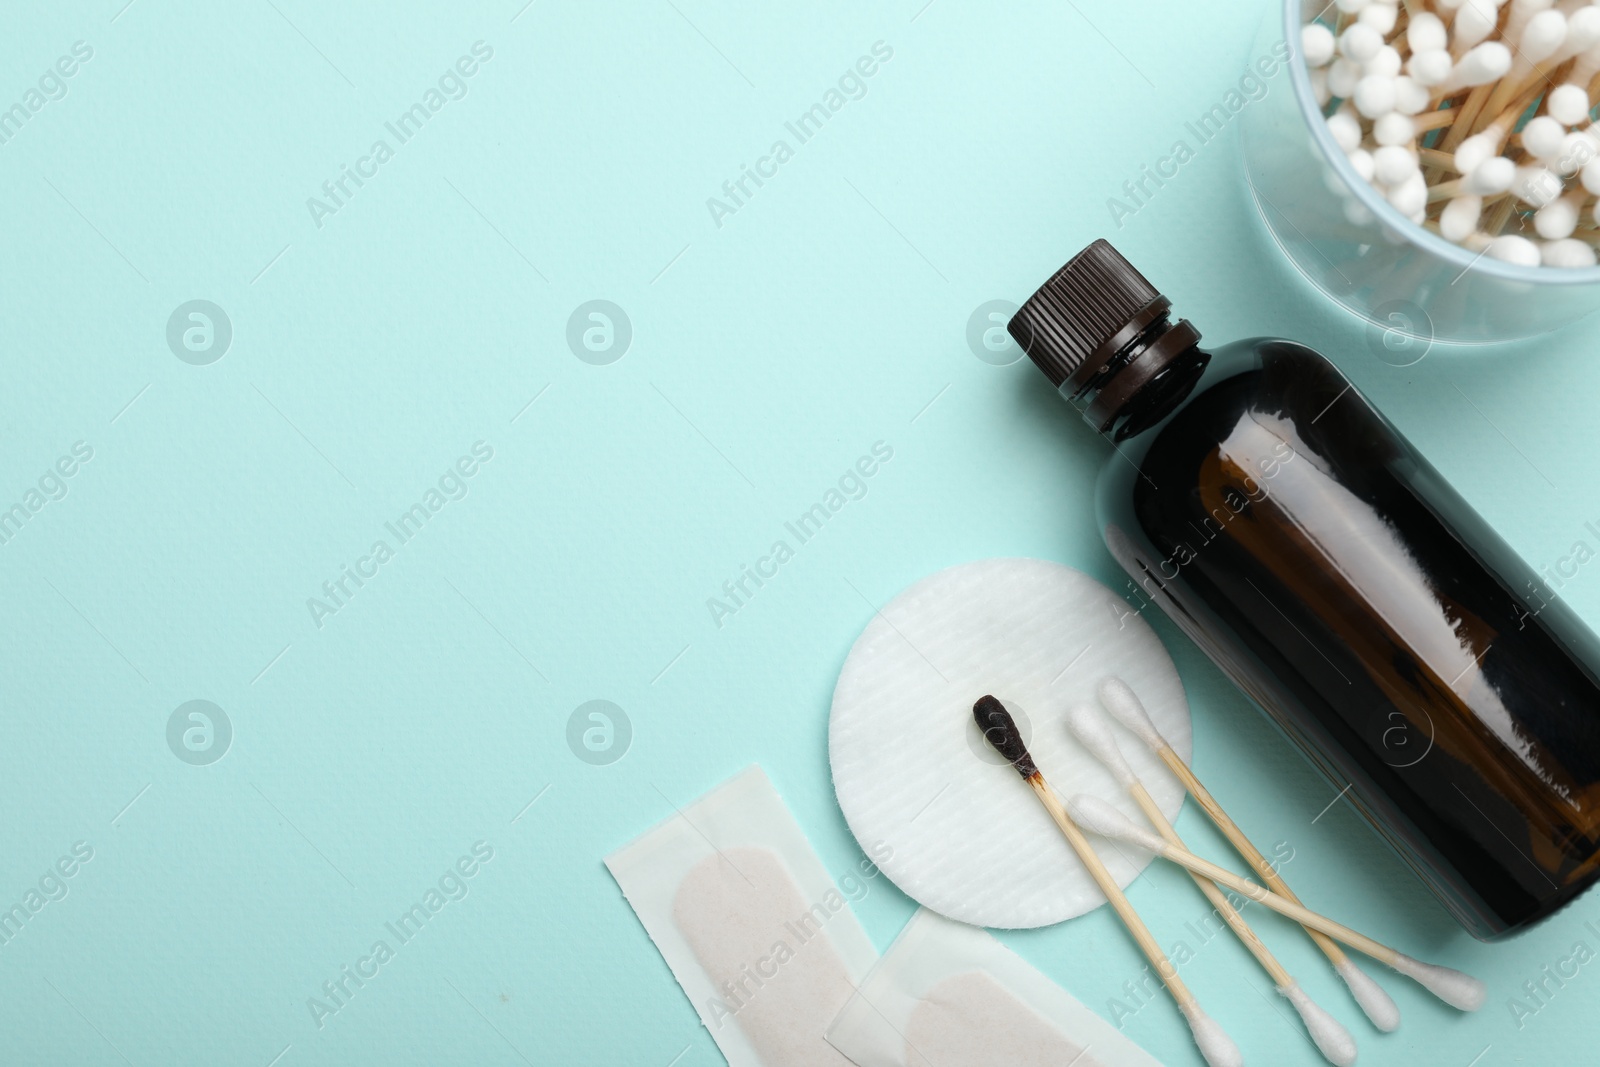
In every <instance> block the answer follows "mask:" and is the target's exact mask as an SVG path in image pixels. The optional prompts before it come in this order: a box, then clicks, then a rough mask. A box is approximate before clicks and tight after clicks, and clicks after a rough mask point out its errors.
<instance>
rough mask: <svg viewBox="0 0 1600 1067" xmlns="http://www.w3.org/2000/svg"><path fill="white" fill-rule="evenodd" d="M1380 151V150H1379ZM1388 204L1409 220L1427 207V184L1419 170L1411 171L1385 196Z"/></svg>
mask: <svg viewBox="0 0 1600 1067" xmlns="http://www.w3.org/2000/svg"><path fill="white" fill-rule="evenodd" d="M1379 151H1382V149H1379ZM1385 195H1386V197H1387V199H1388V201H1389V203H1391V204H1393V205H1394V209H1395V210H1396V211H1398V212H1400V214H1402V215H1404V216H1406V217H1407V218H1410V217H1411V216H1413V215H1415V214H1416V213H1417V212H1419V211H1422V210H1424V209H1425V208H1427V206H1428V182H1427V180H1426V179H1425V178H1423V176H1422V172H1421V171H1420V170H1415V171H1412V172H1411V173H1410V174H1409V175H1407V176H1406V179H1405V180H1404V181H1402V182H1401V183H1400V184H1399V185H1396V186H1393V187H1391V188H1390V189H1389V191H1388V193H1386V194H1385Z"/></svg>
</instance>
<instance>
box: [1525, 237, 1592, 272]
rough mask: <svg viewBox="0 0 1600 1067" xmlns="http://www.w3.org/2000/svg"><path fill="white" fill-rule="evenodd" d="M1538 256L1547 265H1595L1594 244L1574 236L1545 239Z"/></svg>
mask: <svg viewBox="0 0 1600 1067" xmlns="http://www.w3.org/2000/svg"><path fill="white" fill-rule="evenodd" d="M1539 256H1540V258H1541V259H1543V261H1544V265H1545V266H1547V267H1592V266H1594V265H1595V254H1594V246H1593V245H1591V244H1590V243H1589V242H1588V241H1580V240H1579V239H1578V238H1576V237H1566V238H1563V239H1561V240H1559V241H1546V242H1545V243H1544V247H1542V248H1540V249H1539Z"/></svg>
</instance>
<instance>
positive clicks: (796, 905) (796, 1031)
mask: <svg viewBox="0 0 1600 1067" xmlns="http://www.w3.org/2000/svg"><path fill="white" fill-rule="evenodd" d="M606 866H607V867H608V868H610V870H611V875H612V877H613V878H615V879H616V880H617V885H619V886H620V887H621V888H622V893H623V895H624V896H625V897H627V898H628V903H629V904H630V905H632V907H633V910H634V912H635V913H636V914H637V915H638V916H639V921H640V922H642V923H643V924H644V927H645V930H646V931H647V932H648V933H649V934H650V939H651V940H652V941H654V942H655V945H656V948H657V949H659V950H660V952H661V955H662V957H663V958H664V959H665V960H666V961H667V966H668V967H670V968H671V969H672V974H673V977H675V978H676V979H677V980H678V984H679V985H680V986H682V987H683V991H684V993H685V994H687V995H688V997H689V1000H690V1001H691V1002H692V1003H693V1004H694V1009H695V1011H696V1012H697V1013H698V1014H699V1016H700V1021H701V1023H703V1024H704V1025H705V1027H706V1029H707V1030H708V1031H709V1032H710V1033H711V1036H712V1038H713V1039H715V1040H716V1042H717V1047H718V1048H720V1049H721V1050H722V1054H723V1056H724V1057H726V1058H727V1060H728V1063H729V1064H731V1065H732V1067H811V1065H816V1067H849V1061H848V1060H846V1059H845V1058H844V1057H842V1056H841V1055H840V1054H839V1053H838V1052H837V1051H836V1050H835V1049H834V1048H833V1047H832V1046H831V1045H829V1044H828V1043H827V1040H826V1039H825V1037H824V1036H823V1035H824V1032H825V1031H826V1030H827V1028H828V1025H829V1023H831V1022H832V1021H833V1019H834V1017H835V1016H836V1015H837V1014H838V1012H839V1009H840V1008H841V1007H843V1006H844V1003H845V1001H847V1000H848V999H849V998H850V996H851V993H852V992H853V991H854V989H855V987H856V986H857V985H858V984H859V983H860V981H861V979H862V978H863V977H864V976H865V975H866V973H867V971H868V969H870V968H871V966H872V963H873V961H874V960H875V959H876V958H877V952H876V951H875V950H874V949H873V947H872V942H871V941H869V940H868V939H867V935H866V933H865V931H863V930H862V928H861V925H860V923H859V922H857V921H856V917H855V914H854V913H853V912H852V911H851V910H850V905H849V902H848V901H847V900H846V899H845V896H844V894H843V893H841V892H840V890H839V887H838V886H836V885H835V884H834V881H833V879H832V878H830V877H829V875H828V871H827V869H826V868H824V867H823V865H822V862H821V861H820V860H819V859H818V858H817V855H816V853H815V852H813V851H812V849H811V844H810V842H808V841H807V840H806V837H805V834H804V833H803V832H802V831H801V829H800V827H799V825H798V824H797V823H796V822H795V820H794V816H793V815H791V814H790V813H789V809H788V808H787V807H785V806H784V803H783V801H782V799H780V798H779V796H778V793H777V791H776V790H775V789H774V788H773V786H772V783H771V781H769V780H768V778H767V776H766V774H765V773H764V772H763V771H762V770H761V768H760V767H756V766H752V767H749V768H747V769H746V770H744V771H742V772H740V773H739V774H737V775H735V776H734V777H733V778H731V779H729V780H728V781H727V782H724V783H723V784H722V785H720V786H718V787H717V788H716V789H713V790H712V791H711V792H709V793H707V794H706V795H705V796H703V797H701V798H700V799H699V800H697V801H695V802H694V803H693V804H690V805H688V806H687V807H685V808H683V809H682V811H681V812H680V813H679V814H677V815H674V816H673V817H672V818H670V819H667V820H666V821H665V822H663V823H661V825H659V826H657V827H656V828H655V829H653V830H651V831H649V832H648V833H646V834H644V836H642V837H640V838H638V839H637V840H635V841H634V842H633V843H632V844H630V845H627V846H626V847H624V848H622V849H619V850H618V851H617V852H615V853H613V854H612V855H610V856H608V857H607V858H606ZM855 884H857V885H859V884H861V883H859V882H856V883H855Z"/></svg>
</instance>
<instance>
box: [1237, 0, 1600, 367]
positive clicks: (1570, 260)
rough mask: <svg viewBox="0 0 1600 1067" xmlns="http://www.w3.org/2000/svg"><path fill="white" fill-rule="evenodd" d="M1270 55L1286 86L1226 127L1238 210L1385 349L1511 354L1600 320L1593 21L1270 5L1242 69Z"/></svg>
mask: <svg viewBox="0 0 1600 1067" xmlns="http://www.w3.org/2000/svg"><path fill="white" fill-rule="evenodd" d="M1285 45H1287V48H1288V50H1289V51H1291V52H1292V53H1293V55H1292V58H1291V59H1290V61H1289V62H1288V63H1286V64H1285V67H1286V74H1287V80H1286V81H1285V79H1283V78H1278V79H1274V82H1273V84H1271V85H1269V87H1268V91H1267V93H1266V95H1265V96H1264V97H1262V98H1261V99H1260V100H1259V101H1258V102H1256V103H1254V104H1252V105H1251V106H1250V107H1248V108H1247V109H1245V111H1244V114H1243V115H1242V116H1241V126H1242V129H1241V146H1242V149H1243V154H1244V161H1245V170H1246V176H1247V180H1248V182H1249V186H1250V192H1251V195H1252V198H1253V200H1254V202H1255V206H1256V208H1257V210H1258V211H1259V213H1260V215H1261V218H1262V220H1263V222H1264V224H1265V229H1266V232H1267V233H1268V234H1269V235H1270V237H1271V238H1272V240H1273V241H1274V242H1275V243H1276V244H1277V246H1278V247H1279V248H1280V249H1281V250H1282V251H1283V253H1284V254H1285V255H1286V256H1288V258H1289V260H1290V262H1291V263H1292V264H1293V265H1294V266H1295V267H1296V268H1297V269H1298V270H1299V271H1300V272H1301V273H1302V274H1303V275H1305V277H1306V278H1307V279H1309V280H1310V281H1311V282H1312V284H1313V285H1315V286H1316V287H1317V288H1318V289H1320V290H1322V292H1324V293H1325V294H1326V295H1328V296H1329V297H1330V298H1332V299H1333V300H1334V301H1336V302H1337V303H1339V304H1340V305H1342V306H1343V307H1345V308H1346V309H1348V310H1349V311H1351V312H1354V313H1355V314H1357V315H1359V316H1361V317H1362V318H1364V319H1366V320H1367V321H1368V322H1369V323H1371V324H1373V325H1374V326H1375V327H1376V328H1377V331H1378V332H1379V334H1380V335H1381V336H1382V338H1383V339H1384V340H1383V343H1384V346H1385V347H1386V348H1388V349H1391V350H1402V351H1403V350H1405V349H1406V345H1405V344H1404V343H1401V344H1395V343H1393V341H1392V340H1391V338H1394V337H1398V338H1414V339H1415V338H1420V339H1421V340H1422V341H1424V342H1427V343H1431V342H1433V341H1443V342H1452V343H1457V344H1491V343H1497V342H1505V341H1517V340H1523V339H1526V338H1529V337H1534V336H1537V335H1539V334H1543V333H1548V332H1549V331H1551V330H1555V329H1559V328H1560V327H1562V326H1565V325H1567V324H1569V323H1571V322H1574V321H1576V320H1577V319H1579V318H1582V317H1583V316H1585V315H1587V314H1589V313H1590V312H1591V311H1594V310H1595V309H1596V308H1597V307H1600V265H1597V253H1600V199H1597V195H1596V194H1597V193H1600V126H1595V125H1593V122H1594V119H1593V116H1594V113H1595V105H1596V103H1597V102H1600V6H1597V5H1594V4H1590V3H1585V2H1578V3H1575V2H1574V0H1561V2H1559V3H1557V2H1555V0H1508V2H1502V3H1497V2H1495V0H1331V2H1330V0H1281V3H1280V4H1279V11H1278V12H1277V13H1276V14H1275V15H1274V16H1273V17H1271V18H1269V19H1268V20H1267V22H1266V25H1265V26H1264V28H1263V30H1262V33H1261V35H1260V38H1259V40H1258V41H1257V45H1256V53H1253V54H1257V53H1259V54H1271V53H1272V51H1273V49H1274V46H1276V49H1277V51H1278V52H1279V53H1280V54H1281V52H1282V51H1283V50H1284V49H1285ZM1411 350H1412V351H1418V349H1417V348H1415V347H1413V348H1412V349H1411ZM1420 351H1426V345H1424V346H1423V347H1422V348H1421V349H1420ZM1417 358H1420V356H1418V357H1417Z"/></svg>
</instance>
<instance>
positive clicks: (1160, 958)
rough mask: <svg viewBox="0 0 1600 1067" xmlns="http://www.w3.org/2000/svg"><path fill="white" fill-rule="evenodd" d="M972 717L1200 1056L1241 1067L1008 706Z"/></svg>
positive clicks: (976, 709) (982, 705)
mask: <svg viewBox="0 0 1600 1067" xmlns="http://www.w3.org/2000/svg"><path fill="white" fill-rule="evenodd" d="M972 717H973V719H974V721H976V722H977V724H978V729H979V730H981V731H982V732H983V736H984V737H985V738H986V739H987V740H988V742H989V743H990V744H991V745H993V746H994V748H995V751H996V752H999V753H1000V755H1002V756H1004V757H1005V758H1006V759H1007V760H1008V761H1009V762H1010V763H1011V766H1012V767H1013V768H1015V769H1016V772H1017V773H1018V774H1020V775H1021V776H1022V778H1023V781H1025V782H1027V783H1028V785H1029V786H1030V787H1031V788H1032V789H1033V792H1034V795H1035V796H1037V797H1038V798H1039V803H1041V804H1043V805H1044V808H1045V810H1046V811H1048V812H1049V813H1050V818H1051V819H1053V820H1054V821H1055V824H1056V826H1057V827H1059V828H1060V830H1061V834H1062V836H1063V837H1065V838H1066V839H1067V843H1068V844H1069V845H1071V846H1072V851H1074V852H1076V853H1077V854H1078V859H1079V860H1081V861H1082V862H1083V865H1084V867H1086V868H1087V869H1088V871H1089V875H1090V876H1091V877H1092V878H1093V879H1094V880H1095V884H1096V885H1098V886H1099V887H1100V891H1101V892H1102V893H1104V894H1105V897H1106V900H1108V901H1110V903H1111V907H1112V909H1113V910H1115V911H1116V913H1117V917H1118V918H1119V919H1121V920H1122V923H1123V925H1124V926H1126V927H1127V928H1128V933H1130V934H1131V935H1133V939H1134V941H1136V942H1138V945H1139V948H1140V950H1141V951H1143V952H1144V955H1145V958H1146V959H1148V960H1149V961H1150V964H1151V966H1153V967H1154V968H1155V969H1156V973H1157V974H1158V975H1159V976H1160V977H1161V980H1162V981H1163V982H1164V983H1165V984H1166V987H1167V992H1169V993H1171V994H1172V999H1173V1000H1174V1001H1176V1002H1177V1005H1178V1010H1179V1011H1180V1012H1182V1013H1183V1017H1184V1018H1185V1019H1187V1020H1188V1022H1189V1029H1190V1031H1191V1032H1192V1033H1193V1034H1194V1043H1195V1045H1196V1047H1198V1048H1199V1049H1200V1055H1201V1056H1203V1057H1205V1061H1206V1062H1207V1063H1208V1064H1210V1065H1211V1067H1242V1065H1243V1063H1244V1057H1243V1056H1241V1055H1240V1053H1239V1046H1238V1045H1235V1044H1234V1043H1233V1039H1232V1038H1231V1037H1229V1036H1228V1034H1227V1031H1225V1030H1223V1029H1222V1026H1221V1024H1219V1023H1218V1022H1217V1021H1216V1020H1215V1019H1213V1018H1211V1016H1209V1015H1207V1014H1206V1013H1205V1012H1204V1011H1202V1010H1201V1008H1200V1003H1199V1001H1197V1000H1196V999H1195V996H1194V994H1193V993H1191V992H1190V991H1189V987H1188V986H1186V985H1184V983H1183V981H1182V980H1181V979H1180V978H1179V977H1178V969H1177V967H1175V966H1173V963H1172V961H1171V960H1169V959H1168V958H1167V954H1166V953H1165V952H1163V951H1161V946H1160V945H1157V944H1156V939H1155V937H1153V936H1152V935H1151V933H1150V930H1149V928H1148V927H1146V926H1145V924H1144V920H1143V919H1141V918H1139V913H1138V912H1137V911H1135V910H1134V907H1133V905H1132V904H1131V903H1129V902H1128V898H1127V897H1126V896H1124V895H1123V892H1122V889H1121V887H1120V886H1118V885H1117V882H1116V879H1114V878H1112V877H1111V872H1110V871H1108V870H1106V866H1105V864H1104V863H1102V862H1101V861H1100V856H1099V854H1098V853H1096V852H1095V850H1094V846H1092V845H1090V844H1089V840H1088V838H1086V837H1084V836H1083V831H1081V830H1079V829H1078V827H1077V826H1076V825H1075V824H1074V823H1073V821H1072V820H1071V819H1070V818H1068V817H1067V813H1066V809H1064V808H1063V807H1062V806H1061V799H1060V798H1059V797H1057V796H1056V793H1055V790H1053V789H1051V788H1050V786H1049V784H1048V783H1047V782H1046V781H1045V780H1044V776H1043V775H1041V774H1040V773H1039V768H1038V767H1037V766H1035V765H1034V762H1033V757H1032V756H1031V755H1029V753H1028V746H1027V745H1026V744H1024V743H1023V740H1022V734H1021V733H1020V732H1019V731H1018V730H1017V724H1016V722H1015V721H1013V720H1012V718H1011V713H1010V712H1008V711H1006V709H1005V705H1004V704H1001V703H1000V701H998V700H996V699H995V698H994V697H992V696H985V697H983V698H981V699H980V700H979V701H978V702H977V703H976V704H973V705H972Z"/></svg>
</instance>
